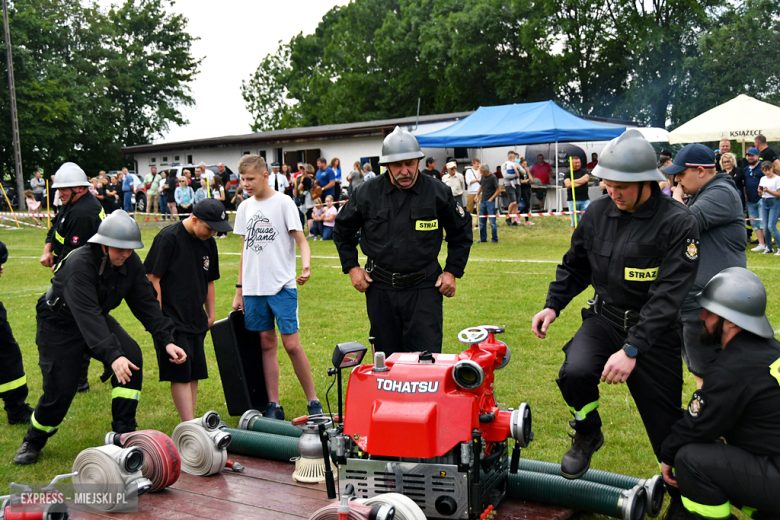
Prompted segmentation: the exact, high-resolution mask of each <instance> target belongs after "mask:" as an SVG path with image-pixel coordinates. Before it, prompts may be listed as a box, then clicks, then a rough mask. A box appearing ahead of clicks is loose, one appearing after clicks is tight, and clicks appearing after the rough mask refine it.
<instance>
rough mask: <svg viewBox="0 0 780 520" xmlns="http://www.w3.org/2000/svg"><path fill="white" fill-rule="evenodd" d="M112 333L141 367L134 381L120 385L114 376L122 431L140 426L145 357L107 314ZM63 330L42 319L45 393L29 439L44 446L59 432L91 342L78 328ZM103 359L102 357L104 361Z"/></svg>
mask: <svg viewBox="0 0 780 520" xmlns="http://www.w3.org/2000/svg"><path fill="white" fill-rule="evenodd" d="M106 323H107V324H108V329H109V330H110V331H111V334H113V335H114V336H116V337H117V339H118V340H119V344H120V345H121V348H122V352H123V354H124V356H125V357H126V358H127V359H128V360H130V362H131V363H133V364H134V365H135V366H137V367H138V368H139V369H140V370H133V371H132V377H131V378H130V381H129V382H127V383H125V384H124V385H120V384H119V382H118V381H117V379H116V376H115V375H114V376H112V377H111V386H112V387H113V391H112V393H111V413H112V416H113V421H112V423H111V428H112V430H113V431H115V432H118V433H124V432H131V431H135V429H136V422H135V413H136V409H137V407H138V400H139V398H140V396H141V386H142V384H143V358H142V355H141V347H139V346H138V343H136V342H135V340H134V339H133V338H131V337H130V335H129V334H128V333H127V332H126V331H125V330H124V329H123V328H122V326H121V325H120V324H119V322H118V321H116V320H115V319H114V318H112V317H111V316H106ZM75 331H76V332H74V328H68V329H62V328H60V327H57V326H56V325H52V322H51V321H49V320H46V319H41V318H40V317H39V318H38V330H37V334H36V338H35V340H36V342H37V343H38V355H39V362H38V364H39V365H40V367H41V373H42V375H43V395H42V396H41V398H40V399H39V400H38V404H37V406H36V407H35V412H34V413H33V416H32V419H31V421H30V422H31V424H30V428H29V429H28V430H27V435H25V440H26V441H29V442H30V443H32V444H34V445H36V446H38V447H43V445H45V444H46V440H47V439H48V438H49V437H51V436H52V435H54V433H56V431H57V428H58V427H59V425H60V423H61V422H62V420H63V419H64V418H65V415H66V414H67V413H68V408H70V403H71V402H72V401H73V397H74V396H75V395H76V387H77V386H78V379H79V373H80V369H81V364H82V361H83V356H84V353H85V352H87V353H89V352H90V351H89V349H88V348H87V344H86V342H85V341H84V338H83V336H82V335H81V333H80V332H78V329H77V328H76V329H75ZM101 361H102V360H101Z"/></svg>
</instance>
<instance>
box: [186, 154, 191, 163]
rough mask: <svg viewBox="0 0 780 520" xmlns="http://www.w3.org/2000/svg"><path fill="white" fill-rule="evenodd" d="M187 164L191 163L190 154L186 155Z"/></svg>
mask: <svg viewBox="0 0 780 520" xmlns="http://www.w3.org/2000/svg"><path fill="white" fill-rule="evenodd" d="M187 164H192V156H191V155H188V156H187Z"/></svg>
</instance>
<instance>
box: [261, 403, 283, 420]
mask: <svg viewBox="0 0 780 520" xmlns="http://www.w3.org/2000/svg"><path fill="white" fill-rule="evenodd" d="M263 417H268V418H269V419H279V420H280V421H284V408H282V407H281V406H280V405H279V403H274V402H270V403H268V406H266V408H265V411H264V412H263Z"/></svg>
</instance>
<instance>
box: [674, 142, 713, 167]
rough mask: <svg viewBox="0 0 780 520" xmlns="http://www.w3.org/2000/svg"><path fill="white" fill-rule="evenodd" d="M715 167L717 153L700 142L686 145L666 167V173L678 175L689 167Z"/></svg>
mask: <svg viewBox="0 0 780 520" xmlns="http://www.w3.org/2000/svg"><path fill="white" fill-rule="evenodd" d="M699 166H701V167H702V168H715V153H714V152H713V151H712V150H711V149H709V148H707V147H706V146H704V145H703V144H699V143H691V144H687V145H685V147H683V149H682V150H680V153H678V154H677V157H675V158H674V162H672V164H670V165H669V166H667V167H666V168H664V173H665V174H666V175H677V174H678V173H680V172H681V171H683V170H687V169H688V168H697V167H699Z"/></svg>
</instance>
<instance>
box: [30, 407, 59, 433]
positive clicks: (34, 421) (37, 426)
mask: <svg viewBox="0 0 780 520" xmlns="http://www.w3.org/2000/svg"><path fill="white" fill-rule="evenodd" d="M30 424H32V426H33V428H35V429H36V430H41V431H42V432H46V433H49V432H51V431H52V430H56V429H57V426H59V425H57V426H44V425H42V424H41V423H39V422H38V420H37V419H36V418H35V412H33V414H32V415H31V416H30Z"/></svg>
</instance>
